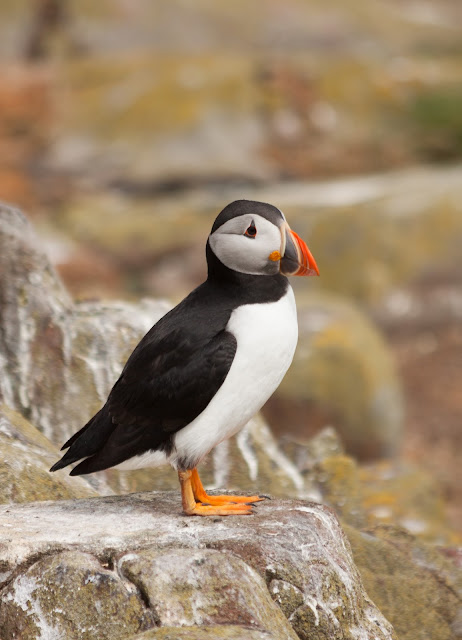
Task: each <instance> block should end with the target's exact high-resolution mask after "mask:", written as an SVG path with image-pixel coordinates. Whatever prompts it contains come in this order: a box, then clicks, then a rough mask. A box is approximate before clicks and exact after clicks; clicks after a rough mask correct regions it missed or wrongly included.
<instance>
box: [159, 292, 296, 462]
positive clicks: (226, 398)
mask: <svg viewBox="0 0 462 640" xmlns="http://www.w3.org/2000/svg"><path fill="white" fill-rule="evenodd" d="M227 330H228V331H230V332H231V333H232V334H233V335H234V336H235V338H236V340H237V350H236V355H235V357H234V360H233V364H232V365H231V368H230V370H229V373H228V375H227V377H226V379H225V381H224V383H223V385H222V386H221V387H220V389H219V390H218V392H217V393H216V395H215V396H214V398H213V399H212V400H211V402H210V403H209V405H208V406H207V407H206V409H205V410H204V411H203V412H202V413H201V414H200V415H199V416H198V417H197V418H196V419H195V420H193V422H191V423H190V424H189V425H188V426H187V427H185V428H184V429H181V431H179V432H178V434H177V435H176V436H175V448H176V452H175V453H174V454H172V457H171V459H170V462H171V464H173V465H174V466H176V464H177V462H178V461H181V462H184V461H185V460H187V461H188V466H195V465H196V464H198V463H199V462H200V460H201V459H202V458H203V457H204V456H205V455H206V454H207V453H208V452H209V451H210V450H211V449H212V448H213V447H214V446H215V445H217V444H218V443H219V442H221V441H222V440H225V439H226V438H229V437H230V436H232V435H233V434H235V433H236V432H237V431H239V430H240V429H241V428H242V427H243V426H244V425H245V424H246V423H247V422H248V421H249V420H250V418H251V417H252V416H253V415H255V413H256V412H257V411H259V410H260V409H261V407H262V406H263V405H264V404H265V402H266V401H267V400H268V398H269V397H270V396H271V394H272V393H273V392H274V391H275V389H277V387H278V386H279V383H280V382H281V380H282V378H283V377H284V374H285V373H286V371H287V369H288V368H289V366H290V363H291V362H292V358H293V356H294V352H295V347H296V345H297V338H298V326H297V313H296V308H295V298H294V294H293V291H292V288H291V287H289V289H288V291H287V293H286V294H285V295H284V297H283V298H281V299H280V300H278V301H277V302H271V303H266V304H249V305H244V306H241V307H238V308H237V309H236V310H235V311H233V313H232V314H231V317H230V319H229V322H228V325H227Z"/></svg>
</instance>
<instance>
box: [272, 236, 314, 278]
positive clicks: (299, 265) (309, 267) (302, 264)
mask: <svg viewBox="0 0 462 640" xmlns="http://www.w3.org/2000/svg"><path fill="white" fill-rule="evenodd" d="M281 235H282V247H281V261H280V265H279V270H280V272H281V273H282V274H284V275H285V276H319V269H318V266H317V264H316V261H315V259H314V258H313V256H312V254H311V251H310V250H309V249H308V247H307V246H306V243H305V242H304V241H303V240H302V239H301V238H300V236H299V235H298V234H297V233H295V231H292V229H291V228H290V227H289V225H288V224H287V223H285V224H284V226H283V228H282V229H281Z"/></svg>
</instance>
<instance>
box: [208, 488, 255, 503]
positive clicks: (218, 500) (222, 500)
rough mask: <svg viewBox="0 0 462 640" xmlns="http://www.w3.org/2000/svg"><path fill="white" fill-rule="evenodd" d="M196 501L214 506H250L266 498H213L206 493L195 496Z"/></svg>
mask: <svg viewBox="0 0 462 640" xmlns="http://www.w3.org/2000/svg"><path fill="white" fill-rule="evenodd" d="M195 497H196V500H200V501H201V502H203V503H205V504H214V505H224V504H249V503H251V502H260V501H261V500H264V498H260V496H231V495H230V496H227V495H226V494H224V495H219V496H211V495H209V494H208V493H206V492H205V491H204V493H203V494H201V495H200V496H198V495H195Z"/></svg>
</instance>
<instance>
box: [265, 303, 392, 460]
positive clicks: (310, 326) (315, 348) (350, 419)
mask: <svg viewBox="0 0 462 640" xmlns="http://www.w3.org/2000/svg"><path fill="white" fill-rule="evenodd" d="M300 298H301V299H300ZM298 315H299V342H298V347H297V351H296V352H295V357H294V361H293V363H292V366H291V368H290V369H289V371H288V373H287V375H286V376H285V378H284V380H283V381H282V383H281V385H280V387H279V388H278V390H277V391H276V393H275V394H274V396H273V397H272V398H271V399H270V400H269V402H268V403H267V405H266V407H265V409H264V411H263V413H264V415H265V417H266V418H267V419H268V421H269V423H270V425H271V427H272V428H273V431H274V432H275V434H276V435H277V436H279V437H280V438H282V437H283V436H284V437H286V436H287V435H291V436H292V437H296V438H297V439H298V440H301V439H303V440H305V441H306V440H307V439H308V438H309V436H310V435H313V434H314V433H316V431H317V430H319V429H320V428H321V427H324V426H326V425H333V426H334V427H335V428H336V430H337V431H338V432H339V434H340V437H341V439H342V441H343V442H344V444H345V448H346V450H347V452H348V453H351V454H353V455H355V456H358V457H359V458H362V459H367V458H377V457H382V456H391V455H394V454H395V453H396V452H397V450H398V448H399V444H400V441H401V432H402V428H403V399H402V394H401V388H400V383H399V380H398V377H397V374H396V369H395V366H394V363H393V359H392V356H391V353H390V351H389V349H388V347H387V345H386V344H385V342H384V340H383V339H382V337H381V336H380V334H379V333H378V331H377V330H376V329H375V328H374V327H373V325H372V324H371V323H370V322H369V321H368V319H367V317H366V316H365V315H364V314H363V313H362V312H361V311H359V309H357V308H355V307H354V306H353V305H352V304H350V303H347V302H346V301H345V300H343V299H340V298H336V297H333V296H330V295H327V294H316V295H310V296H305V297H301V296H299V299H298Z"/></svg>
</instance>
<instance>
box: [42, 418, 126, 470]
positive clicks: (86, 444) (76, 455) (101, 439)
mask: <svg viewBox="0 0 462 640" xmlns="http://www.w3.org/2000/svg"><path fill="white" fill-rule="evenodd" d="M114 429H115V425H114V424H113V422H112V419H111V416H110V415H109V411H108V410H107V406H106V405H104V407H103V408H102V409H100V410H99V411H98V413H97V414H96V415H94V416H93V418H92V419H91V420H89V422H87V424H86V425H85V426H84V427H82V428H81V429H80V431H77V433H74V435H73V436H72V437H71V438H69V440H68V441H67V442H65V443H64V444H63V446H62V447H61V451H62V450H63V449H67V451H66V453H65V454H64V455H63V457H62V458H61V460H58V462H56V463H55V464H54V465H53V466H52V467H51V469H50V471H58V469H62V468H63V467H67V465H68V464H72V463H73V462H77V460H81V459H82V458H88V457H89V456H93V455H95V453H98V451H99V450H100V449H101V447H102V446H103V445H104V443H105V442H106V441H107V439H108V438H109V436H110V435H111V433H112V432H113V431H114Z"/></svg>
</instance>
